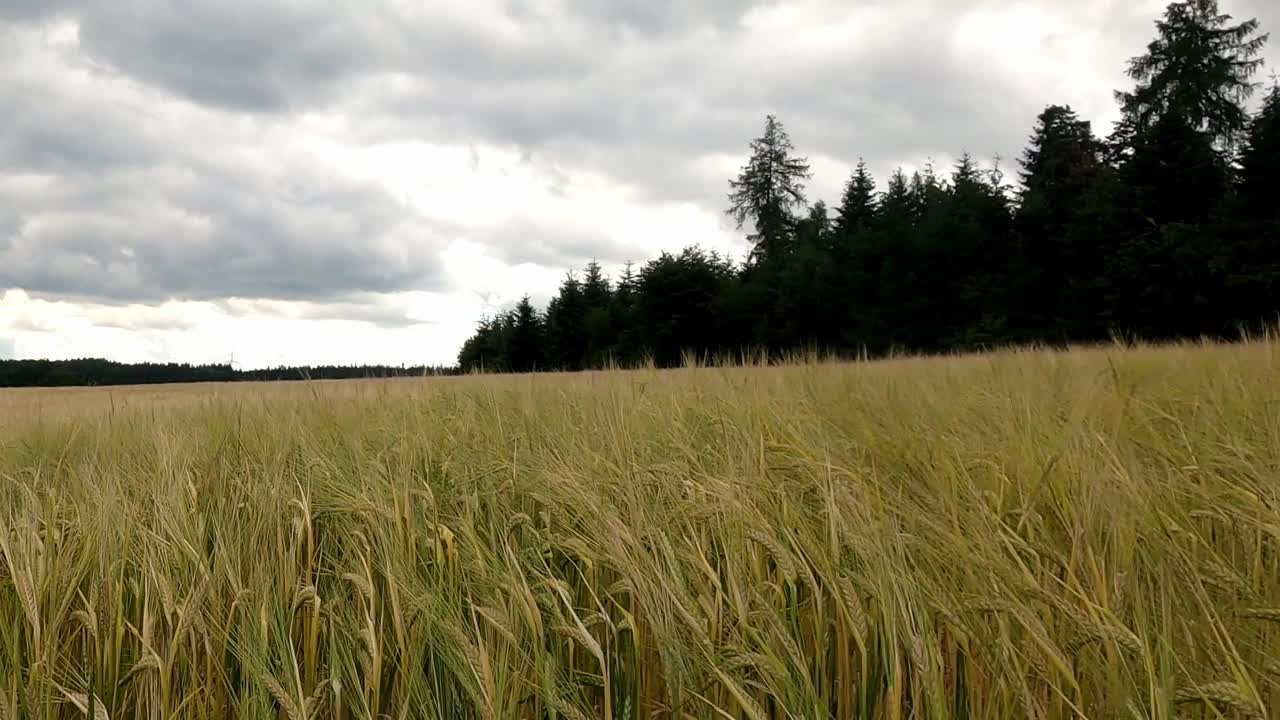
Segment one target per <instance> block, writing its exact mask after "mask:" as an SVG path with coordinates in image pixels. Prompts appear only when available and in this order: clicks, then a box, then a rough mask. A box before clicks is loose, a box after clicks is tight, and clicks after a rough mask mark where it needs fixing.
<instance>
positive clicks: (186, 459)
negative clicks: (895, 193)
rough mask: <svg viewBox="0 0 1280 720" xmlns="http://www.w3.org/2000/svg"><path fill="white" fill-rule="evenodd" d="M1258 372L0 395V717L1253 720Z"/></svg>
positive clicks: (556, 380)
mask: <svg viewBox="0 0 1280 720" xmlns="http://www.w3.org/2000/svg"><path fill="white" fill-rule="evenodd" d="M1268 712H1270V713H1280V344H1278V343H1276V342H1271V341H1262V342H1253V343H1249V344H1243V345H1235V346H1208V345H1204V346H1199V345H1187V346H1177V347H1169V348H1138V349H1121V348H1103V349H1094V350H1078V351H1074V352H1071V353H1049V352H1018V353H1014V352H1010V353H1002V354H995V355H989V356H967V357H957V358H950V359H933V360H909V359H903V360H894V361H888V362H879V363H867V364H834V363H807V364H800V365H796V366H788V367H772V368H764V367H757V368H737V369H715V368H698V367H689V368H685V369H682V370H674V371H665V372H662V371H654V370H639V371H632V372H614V373H588V374H581V375H571V376H553V375H539V376H515V377H504V378H486V377H474V378H449V379H434V380H420V381H413V380H398V381H358V382H342V383H309V384H281V385H235V386H192V387H166V388H149V389H148V388H130V389H113V390H109V389H85V390H56V391H53V390H51V391H31V390H21V391H5V392H3V393H0V718H2V719H5V720H16V719H17V718H24V719H25V718H45V719H52V718H83V717H92V718H94V719H95V720H102V719H104V718H111V719H114V720H120V719H123V718H153V719H165V720H168V719H169V718H224V717H236V718H276V719H282V720H304V718H396V719H398V718H499V719H505V718H529V719H533V718H539V719H541V718H548V719H552V718H555V719H559V718H564V719H567V720H574V719H577V718H598V717H607V718H645V719H647V718H651V717H664V718H666V717H671V718H699V719H701V718H708V719H711V718H733V719H737V718H743V719H749V720H762V719H764V718H770V719H774V718H811V719H816V718H885V719H894V720H896V719H898V718H931V719H932V718H972V719H974V720H982V719H988V718H1028V717H1030V718H1068V717H1085V718H1092V719H1095V720H1102V719H1104V718H1107V719H1110V718H1130V719H1133V720H1139V719H1144V718H1149V719H1151V720H1165V719H1166V718H1176V717H1185V718H1219V717H1221V718H1265V717H1268Z"/></svg>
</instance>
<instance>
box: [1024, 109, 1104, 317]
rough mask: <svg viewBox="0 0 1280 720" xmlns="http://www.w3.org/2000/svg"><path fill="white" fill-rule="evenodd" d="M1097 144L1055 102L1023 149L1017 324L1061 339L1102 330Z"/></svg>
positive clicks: (1100, 169)
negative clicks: (1090, 228)
mask: <svg viewBox="0 0 1280 720" xmlns="http://www.w3.org/2000/svg"><path fill="white" fill-rule="evenodd" d="M1102 150H1103V148H1102V143H1101V142H1100V141H1099V140H1098V139H1097V138H1096V137H1095V136H1094V134H1093V130H1092V127H1091V125H1090V123H1089V122H1088V121H1087V120H1081V119H1080V118H1079V117H1078V116H1077V115H1076V113H1075V112H1074V111H1072V109H1071V108H1070V107H1069V106H1062V105H1052V106H1050V107H1048V108H1046V109H1045V111H1044V112H1043V113H1041V114H1040V117H1039V118H1038V120H1037V121H1036V127H1035V131H1034V133H1033V134H1032V137H1031V145H1030V147H1028V148H1027V149H1026V151H1024V152H1023V155H1022V160H1021V165H1022V171H1021V173H1020V179H1021V182H1022V192H1021V194H1020V205H1019V207H1018V212H1017V226H1018V233H1019V236H1020V242H1019V246H1020V253H1019V255H1020V257H1019V259H1020V261H1021V262H1020V269H1019V272H1018V276H1017V277H1014V278H1011V280H1012V281H1013V283H1012V286H1011V287H1012V290H1013V292H1014V296H1015V298H1016V304H1015V307H1016V309H1017V310H1018V311H1019V313H1018V314H1019V318H1018V320H1017V323H1016V324H1017V325H1018V331H1019V332H1020V333H1021V334H1022V335H1023V336H1024V337H1028V338H1035V339H1039V340H1046V341H1057V342H1064V341H1066V340H1068V339H1070V338H1072V337H1088V338H1090V339H1094V338H1096V336H1097V335H1098V334H1099V329H1098V322H1097V316H1098V314H1099V312H1100V308H1099V307H1098V304H1097V302H1096V297H1097V294H1098V292H1097V291H1098V285H1097V277H1098V275H1099V273H1100V272H1101V269H1102V262H1103V257H1104V251H1105V249H1104V248H1103V247H1102V245H1101V243H1100V241H1099V240H1100V238H1099V236H1098V233H1096V232H1078V231H1077V229H1078V228H1084V227H1085V226H1086V225H1087V224H1091V221H1090V220H1089V217H1090V213H1091V212H1093V211H1094V210H1095V209H1096V207H1095V203H1096V200H1097V197H1096V192H1097V189H1098V183H1099V181H1100V179H1101V177H1102V175H1103V173H1104V172H1105V170H1106V168H1105V166H1104V165H1103V162H1102Z"/></svg>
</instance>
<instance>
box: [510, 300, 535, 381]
mask: <svg viewBox="0 0 1280 720" xmlns="http://www.w3.org/2000/svg"><path fill="white" fill-rule="evenodd" d="M510 333H511V340H510V349H509V351H508V352H509V360H508V363H507V365H508V366H509V368H510V370H511V371H512V372H532V371H534V370H537V369H539V368H541V367H542V364H543V363H542V360H543V358H542V349H543V332H542V319H541V318H539V317H538V313H537V311H536V310H534V309H533V304H532V303H531V302H529V296H528V295H525V296H524V297H523V298H521V299H520V303H519V304H518V305H516V309H515V312H514V313H512V315H511V330H510Z"/></svg>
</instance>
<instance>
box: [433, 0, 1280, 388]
mask: <svg viewBox="0 0 1280 720" xmlns="http://www.w3.org/2000/svg"><path fill="white" fill-rule="evenodd" d="M1266 41H1267V35H1266V34H1264V33H1262V32H1261V28H1260V27H1259V24H1258V22H1257V21H1256V20H1244V21H1237V20H1235V19H1233V18H1232V17H1231V16H1230V15H1227V14H1225V13H1223V12H1222V11H1221V10H1220V9H1219V7H1218V3H1217V2H1216V0H1186V1H1183V2H1176V3H1173V4H1171V5H1169V6H1168V8H1167V9H1166V10H1165V12H1164V14H1163V16H1162V17H1161V18H1159V19H1158V20H1157V22H1156V37H1155V38H1154V39H1153V40H1152V41H1151V43H1150V44H1149V45H1148V46H1147V48H1146V50H1145V52H1143V53H1142V54H1140V55H1138V56H1136V57H1134V58H1133V59H1132V60H1130V61H1129V63H1128V66H1127V74H1128V76H1129V78H1130V79H1131V80H1132V82H1133V87H1131V88H1129V89H1126V90H1119V91H1117V92H1116V93H1115V96H1116V101H1117V103H1118V104H1119V109H1120V115H1121V119H1120V120H1119V122H1117V123H1116V124H1115V127H1114V128H1113V129H1112V131H1111V133H1110V134H1109V135H1108V136H1106V137H1099V136H1098V135H1097V134H1095V131H1094V129H1093V125H1092V123H1091V122H1090V121H1089V120H1087V119H1085V118H1081V117H1080V116H1079V115H1078V114H1077V113H1076V112H1075V111H1073V110H1072V108H1071V107H1070V106H1068V105H1050V106H1048V107H1046V108H1045V110H1044V111H1043V112H1042V113H1041V114H1040V116H1039V118H1038V119H1037V121H1036V124H1035V127H1034V129H1033V130H1032V133H1031V137H1030V143H1029V145H1028V146H1027V147H1026V149H1025V151H1024V152H1023V153H1022V156H1021V157H1020V158H1019V159H1018V166H1019V167H1018V172H1017V177H1016V178H1009V177H1006V176H1005V175H1004V174H1003V173H1002V172H1001V171H1000V170H999V168H998V164H997V165H996V166H995V167H987V166H983V165H982V164H980V163H979V162H977V161H976V160H975V159H974V158H973V157H971V156H970V155H967V154H966V155H963V156H961V159H960V160H959V161H958V162H957V163H955V164H954V166H952V167H949V168H941V169H939V168H934V167H931V166H927V167H925V168H924V169H923V170H921V171H918V172H912V173H911V174H907V173H905V172H904V171H902V170H898V171H896V172H894V173H893V174H892V175H891V176H890V177H888V178H887V179H885V180H884V181H883V184H882V183H881V181H880V180H878V179H877V178H874V177H873V176H872V174H871V173H870V172H869V170H868V168H867V166H866V164H865V163H861V162H859V163H858V165H857V167H856V169H855V170H854V171H853V172H852V175H851V176H850V177H849V178H848V181H847V183H846V184H845V187H844V192H843V194H842V196H841V197H840V198H839V201H838V203H836V204H835V205H834V206H829V205H827V204H826V203H825V202H824V201H822V200H818V201H816V202H813V203H812V204H810V203H809V199H808V197H807V195H806V191H805V183H806V181H809V180H811V179H812V174H811V172H810V167H809V163H808V162H807V160H806V159H805V158H804V157H803V156H801V155H800V154H799V153H798V152H797V151H796V150H795V148H794V147H793V145H792V141H791V139H790V137H789V135H788V133H787V131H786V129H785V127H784V126H783V123H782V122H781V121H780V120H779V119H778V118H777V117H775V116H773V115H770V116H769V117H768V118H767V119H766V121H765V124H764V130H763V133H762V134H761V136H760V137H759V138H757V139H756V140H754V141H752V142H751V144H750V156H749V159H748V160H747V162H746V164H745V165H744V166H743V168H742V171H741V173H740V174H739V176H738V177H737V178H734V179H732V180H731V181H730V193H729V197H728V208H727V213H728V215H729V216H730V217H731V219H732V220H733V221H734V222H736V224H737V227H738V228H739V229H745V230H746V231H748V232H749V235H748V239H749V241H750V244H751V251H750V254H749V255H748V256H747V257H746V258H743V259H741V260H737V259H734V258H729V257H723V256H721V255H718V254H717V253H715V252H707V251H704V250H702V249H700V248H699V247H698V246H697V245H693V246H691V247H688V248H687V249H685V250H683V251H681V252H679V253H663V254H661V255H659V256H658V257H657V258H654V259H652V260H650V261H648V262H647V263H645V264H643V265H642V266H640V267H638V268H636V267H633V266H631V265H628V266H627V268H626V269H625V271H624V272H622V274H621V276H620V277H617V278H610V277H607V276H606V275H605V274H604V272H603V271H602V269H601V267H600V266H599V265H598V264H596V263H594V262H593V263H591V264H589V265H587V267H586V268H585V269H584V270H583V271H582V273H581V274H578V273H574V272H570V273H568V275H567V277H566V278H565V280H564V282H563V284H562V285H561V286H560V288H559V291H558V293H557V294H556V295H555V297H553V298H552V300H551V301H550V303H549V304H548V306H547V307H546V308H545V309H542V310H539V309H537V308H535V307H534V306H533V305H532V303H531V302H530V300H529V298H528V297H527V296H526V297H525V298H524V299H523V300H522V301H521V302H520V303H519V304H518V305H517V306H516V307H514V308H513V309H511V310H509V311H507V312H503V313H500V314H498V315H497V316H495V317H489V318H486V319H484V320H482V321H481V322H480V325H479V327H478V328H477V331H476V333H475V334H474V335H473V336H472V337H471V338H470V339H469V340H468V341H467V342H466V343H465V345H464V346H463V347H462V349H461V351H460V353H459V356H458V364H459V367H460V368H461V369H463V370H477V369H483V370H485V371H496V372H501V371H511V372H525V371H531V370H535V369H536V370H578V369H583V368H595V367H603V366H608V365H610V364H616V365H622V366H629V365H634V364H638V363H643V362H648V361H652V362H653V363H655V364H656V365H658V366H672V365H677V364H679V363H681V362H684V361H685V360H686V359H687V358H688V356H689V355H690V354H692V355H693V356H695V357H696V358H698V359H700V360H715V359H730V360H732V359H735V358H741V357H743V356H744V355H748V356H752V357H759V356H761V355H765V354H767V355H769V356H781V355H786V354H788V353H791V352H795V351H804V350H810V351H817V352H821V353H826V354H832V355H836V356H846V357H878V356H883V355H886V354H890V353H900V352H907V353H945V352H953V351H968V350H981V349H986V348H993V347H1001V346H1008V345H1025V344H1037V345H1047V346H1061V345H1066V344H1069V343H1096V342H1106V341H1114V340H1143V341H1157V342H1158V341H1165V340H1176V339H1186V338H1206V337H1207V338H1216V339H1228V340H1229V339H1236V338H1240V337H1242V336H1246V335H1249V334H1256V333H1262V332H1267V331H1268V330H1270V329H1272V328H1274V326H1275V323H1276V321H1277V314H1278V313H1280V200H1278V198H1280V84H1278V83H1277V81H1276V78H1275V76H1274V75H1273V76H1271V78H1270V82H1269V83H1265V82H1260V81H1259V79H1260V77H1262V76H1261V71H1262V69H1263V61H1262V59H1261V57H1260V53H1261V50H1262V48H1263V46H1264V44H1265V43H1266ZM1260 91H1261V92H1260ZM1259 100H1260V102H1259Z"/></svg>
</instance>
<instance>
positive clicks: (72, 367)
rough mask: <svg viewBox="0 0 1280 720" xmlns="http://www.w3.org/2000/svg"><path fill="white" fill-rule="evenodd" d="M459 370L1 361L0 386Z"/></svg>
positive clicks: (450, 371) (311, 377) (338, 377)
mask: <svg viewBox="0 0 1280 720" xmlns="http://www.w3.org/2000/svg"><path fill="white" fill-rule="evenodd" d="M456 372H457V368H433V367H422V366H419V367H390V366H384V365H368V366H351V367H342V366H332V365H326V366H320V367H278V368H271V369H264V370H237V369H235V368H234V367H232V366H231V365H187V364H179V363H165V364H160V363H139V364H125V363H117V362H111V361H109V360H99V359H84V360H0V387H67V386H72V385H152V384H157V383H190V382H244V381H255V380H258V381H267V380H350V379H355V378H392V377H421V376H423V375H448V374H453V373H456Z"/></svg>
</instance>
